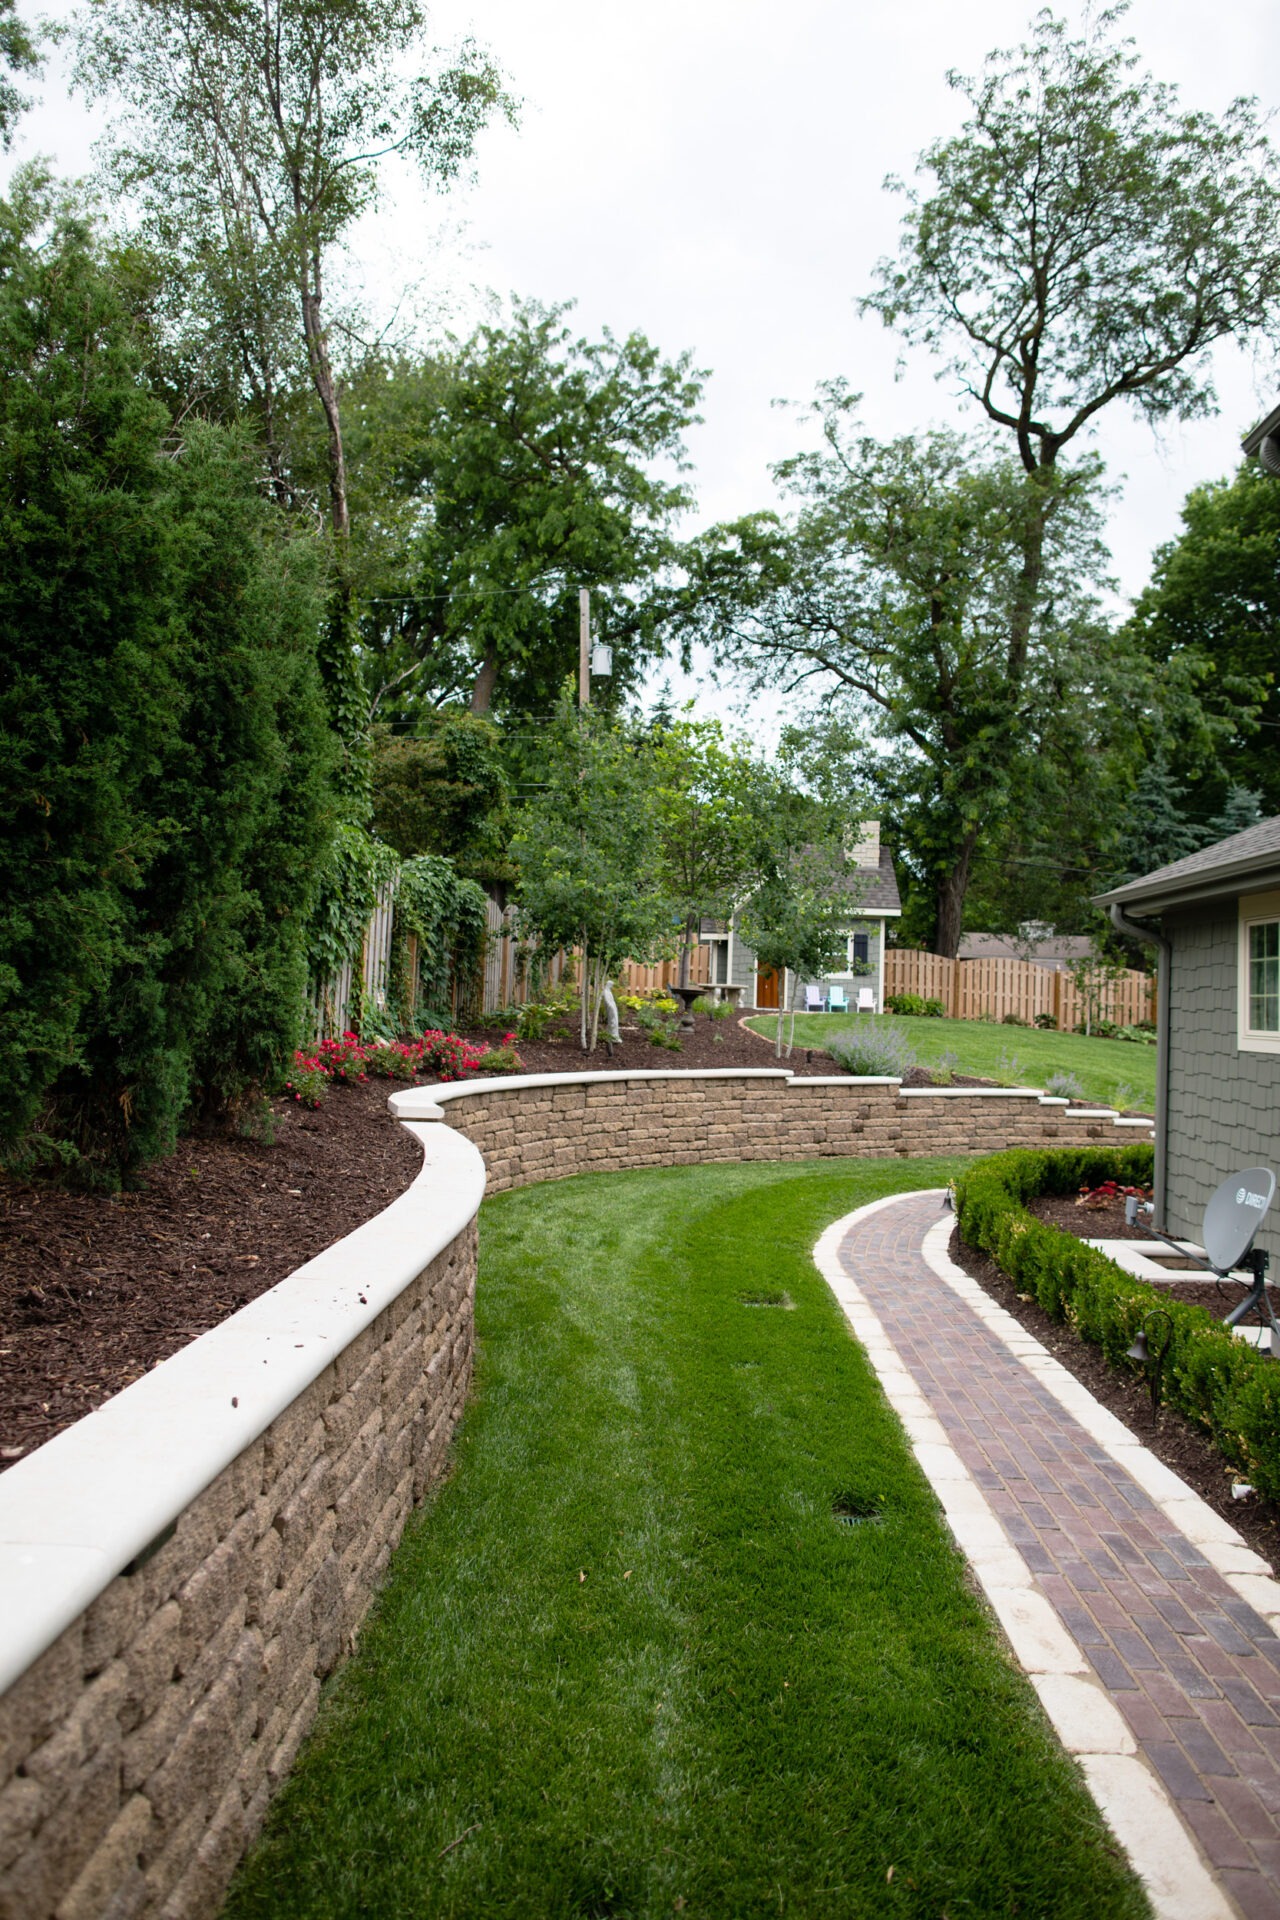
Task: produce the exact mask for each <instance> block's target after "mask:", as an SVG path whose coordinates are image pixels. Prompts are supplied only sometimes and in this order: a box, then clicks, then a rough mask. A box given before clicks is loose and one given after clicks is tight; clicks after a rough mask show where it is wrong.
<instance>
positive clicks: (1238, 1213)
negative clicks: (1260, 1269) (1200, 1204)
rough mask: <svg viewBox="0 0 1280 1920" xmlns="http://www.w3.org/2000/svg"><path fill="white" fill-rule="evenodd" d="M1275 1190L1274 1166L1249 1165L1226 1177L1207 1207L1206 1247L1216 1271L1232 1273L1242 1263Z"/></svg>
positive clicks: (1211, 1264) (1210, 1261)
mask: <svg viewBox="0 0 1280 1920" xmlns="http://www.w3.org/2000/svg"><path fill="white" fill-rule="evenodd" d="M1275 1191H1276V1177H1275V1175H1274V1173H1272V1171H1271V1169H1270V1167H1246V1168H1245V1170H1244V1172H1243V1173H1233V1174H1232V1175H1231V1178H1230V1179H1229V1180H1224V1181H1223V1183H1222V1185H1221V1186H1220V1187H1219V1188H1218V1191H1217V1192H1216V1193H1215V1194H1214V1196H1213V1198H1212V1200H1210V1202H1209V1204H1208V1206H1207V1207H1206V1208H1205V1210H1204V1250H1205V1252H1206V1253H1207V1254H1208V1256H1209V1265H1210V1266H1211V1267H1212V1268H1213V1270H1214V1272H1215V1273H1230V1271H1231V1269H1232V1268H1233V1267H1238V1266H1239V1265H1240V1262H1241V1261H1242V1260H1243V1259H1244V1257H1245V1255H1246V1254H1247V1253H1248V1251H1249V1249H1250V1247H1251V1246H1252V1245H1253V1241H1254V1235H1255V1234H1256V1233H1257V1231H1258V1228H1259V1227H1260V1226H1261V1225H1262V1223H1263V1221H1264V1220H1265V1219H1266V1216H1267V1208H1268V1207H1269V1206H1270V1205H1271V1202H1272V1200H1273V1199H1274V1197H1275Z"/></svg>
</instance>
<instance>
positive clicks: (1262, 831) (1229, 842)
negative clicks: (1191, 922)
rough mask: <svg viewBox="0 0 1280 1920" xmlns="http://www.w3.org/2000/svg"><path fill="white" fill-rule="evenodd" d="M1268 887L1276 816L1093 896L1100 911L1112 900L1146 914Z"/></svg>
mask: <svg viewBox="0 0 1280 1920" xmlns="http://www.w3.org/2000/svg"><path fill="white" fill-rule="evenodd" d="M1269 885H1280V814H1277V815H1275V816H1274V817H1273V818H1272V819H1270V820H1259V822H1258V824H1257V826H1256V827H1246V828H1245V830H1244V832H1243V833H1233V834H1231V835H1230V837H1229V838H1228V839H1226V840H1219V841H1217V842H1216V844H1215V845H1213V846H1211V847H1201V849H1200V851H1199V852H1198V853H1189V854H1188V855H1187V856H1186V858H1185V859H1184V860H1174V861H1172V862H1171V863H1170V865H1169V866H1167V867H1157V868H1156V870H1155V872H1154V873H1146V874H1143V876H1142V878H1141V879H1139V880H1127V881H1126V882H1125V884H1124V885H1123V886H1122V887H1112V888H1111V890H1110V892H1108V893H1098V894H1095V895H1094V899H1095V900H1096V902H1097V904H1098V905H1099V906H1100V907H1107V906H1110V905H1111V904H1112V902H1113V901H1114V902H1116V903H1117V904H1118V905H1120V906H1122V907H1128V906H1141V907H1143V908H1145V909H1146V911H1147V912H1149V913H1161V912H1163V911H1164V910H1165V909H1166V908H1168V907H1177V906H1190V905H1191V904H1192V903H1193V902H1194V901H1196V900H1220V899H1224V898H1226V897H1228V896H1232V895H1235V894H1239V893H1251V892H1256V891H1260V890H1261V889H1262V888H1264V887H1266V886H1269Z"/></svg>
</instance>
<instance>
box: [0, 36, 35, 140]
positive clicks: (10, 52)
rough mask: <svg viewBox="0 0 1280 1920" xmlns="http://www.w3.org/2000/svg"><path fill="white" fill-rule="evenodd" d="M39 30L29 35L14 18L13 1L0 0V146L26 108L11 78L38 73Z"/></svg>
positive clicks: (22, 95)
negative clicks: (0, 70)
mask: <svg viewBox="0 0 1280 1920" xmlns="http://www.w3.org/2000/svg"><path fill="white" fill-rule="evenodd" d="M40 39H41V34H40V32H39V31H37V32H33V31H32V29H31V28H30V27H29V26H27V24H26V23H25V21H23V20H20V19H19V18H18V9H17V6H16V5H15V3H14V0H0V68H3V69H4V71H3V72H0V145H3V146H5V147H7V146H8V145H9V143H10V142H11V140H12V139H13V129H14V127H15V125H16V124H17V120H18V116H19V114H20V113H21V112H22V111H23V109H24V108H25V107H26V106H27V104H28V102H27V99H26V96H25V95H24V94H22V93H20V92H19V91H18V88H17V86H16V84H15V80H14V76H15V75H17V74H24V73H30V74H34V73H38V72H39V71H40Z"/></svg>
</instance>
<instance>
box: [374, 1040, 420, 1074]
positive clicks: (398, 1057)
mask: <svg viewBox="0 0 1280 1920" xmlns="http://www.w3.org/2000/svg"><path fill="white" fill-rule="evenodd" d="M364 1066H365V1072H366V1073H372V1074H376V1075H377V1076H378V1078H379V1079H382V1080H412V1079H413V1078H414V1077H415V1076H416V1075H417V1073H418V1072H419V1071H420V1069H421V1067H422V1048H421V1046H420V1045H419V1044H418V1042H417V1041H416V1040H407V1041H406V1040H374V1041H373V1042H372V1043H371V1044H370V1045H369V1046H367V1047H366V1048H365V1051H364Z"/></svg>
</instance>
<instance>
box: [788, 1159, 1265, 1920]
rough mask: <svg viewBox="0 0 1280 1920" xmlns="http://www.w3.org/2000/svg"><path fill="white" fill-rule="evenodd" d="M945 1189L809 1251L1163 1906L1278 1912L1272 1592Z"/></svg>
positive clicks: (858, 1222) (1060, 1726)
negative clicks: (1008, 1302) (1035, 1325)
mask: <svg viewBox="0 0 1280 1920" xmlns="http://www.w3.org/2000/svg"><path fill="white" fill-rule="evenodd" d="M953 1224H954V1222H953V1217H952V1215H951V1214H950V1213H949V1212H945V1211H944V1196H943V1195H942V1194H940V1193H938V1192H932V1193H917V1194H909V1195H906V1196H898V1197H895V1198H893V1199H890V1200H887V1201H879V1202H876V1203H874V1204H873V1205H872V1206H870V1207H864V1208H861V1209H859V1211H858V1212H857V1213H855V1214H851V1215H849V1216H847V1217H846V1218H845V1219H844V1220H840V1221H837V1222H836V1223H835V1224H834V1226H832V1227H830V1228H828V1230H827V1232H826V1233H825V1234H824V1235H823V1237H822V1239H821V1240H820V1241H819V1242H818V1245H817V1247H816V1249H815V1253H814V1257H815V1260H816V1262H817V1264H818V1267H819V1269H820V1270H821V1272H822V1273H823V1275H824V1277H825V1278H826V1279H827V1281H828V1282H829V1284H830V1285H831V1287H832V1289H833V1291H834V1292H835V1294H836V1296H837V1298H838V1299H839V1300H840V1303H841V1305H842V1306H843V1307H844V1309H845V1312H846V1314H847V1315H848V1317H849V1320H850V1323H851V1324H852V1326H853V1329H854V1332H855V1333H856V1334H857V1336H858V1338H859V1339H860V1340H861V1341H862V1343H863V1345H864V1346H865V1347H866V1349H867V1352H868V1355H869V1358H870V1359H871V1362H872V1364H873V1365H874V1366H875V1368H876V1370H877V1372H878V1374H879V1376H880V1380H881V1384H882V1385H883V1387H884V1390H885V1393H886V1395H887V1397H888V1399H889V1401H890V1402H891V1404H892V1405H893V1406H894V1408H895V1410H896V1411H897V1412H898V1414H899V1415H900V1416H901V1418H902V1420H903V1424H904V1426H905V1427H906V1429H907V1433H908V1435H909V1437H910V1439H911V1441H912V1444H913V1447H914V1449H915V1452H916V1455H917V1458H918V1459H919V1461H920V1464H921V1466H922V1468H923V1469H924V1471H925V1473H926V1474H927V1475H928V1476H929V1478H930V1480H931V1481H932V1483H933V1485H934V1488H935V1491H936V1492H937V1494H938V1497H939V1499H940V1501H941V1502H942V1505H943V1508H944V1510H945V1512H946V1515H947V1521H948V1524H949V1525H950V1527H951V1530H952V1532H953V1533H954V1535H955V1537H956V1540H957V1543H958V1545H959V1546H960V1547H961V1549H962V1551H963V1552H964V1553H965V1555H966V1556H967V1558H968V1559H969V1561H970V1563H971V1565H972V1568H973V1571H974V1573H975V1575H976V1577H977V1579H978V1580H979V1581H980V1582H981V1584H982V1586H983V1588H984V1591H985V1593H986V1596H987V1598H988V1600H989V1602H990V1603H991V1606H992V1608H993V1610H994V1611H995V1613H996V1615H997V1617H998V1619H999V1620H1000V1623H1001V1626H1002V1627H1003V1628H1004V1630H1005V1633H1006V1635H1007V1637H1008V1639H1009V1642H1010V1644H1011V1646H1012V1648H1013V1651H1014V1654H1015V1656H1016V1657H1017V1659H1018V1660H1019V1662H1020V1664H1021V1665H1022V1666H1023V1668H1024V1669H1025V1670H1026V1672H1027V1674H1028V1676H1029V1677H1030V1679H1031V1681H1032V1684H1033V1685H1034V1686H1035V1688H1036V1690H1037V1692H1038V1693H1039V1695H1040V1697H1041V1700H1042V1701H1043V1703H1044V1706H1045V1708H1046V1710H1047V1712H1048V1714H1049V1717H1050V1719H1051V1720H1052V1721H1053V1723H1054V1725H1055V1727H1056V1728H1057V1731H1058V1733H1059V1735H1060V1737H1061V1738H1062V1739H1063V1742H1064V1744H1065V1745H1066V1746H1067V1747H1068V1748H1069V1750H1070V1751H1072V1752H1073V1753H1075V1754H1076V1755H1077V1756H1078V1758H1079V1761H1080V1764H1081V1766H1082V1768H1083V1769H1084V1772H1085V1775H1086V1777H1087V1779H1088V1782H1089V1785H1090V1788H1091V1789H1092V1791H1093V1794H1094V1797H1095V1799H1096V1800H1097V1801H1098V1803H1099V1805H1100V1806H1101V1807H1102V1810H1103V1812H1104V1813H1105V1815H1106V1817H1107V1819H1108V1821H1109V1822H1110V1824H1111V1826H1112V1828H1113V1830H1114V1831H1115V1833H1116V1835H1117V1837H1118V1839H1119V1840H1120V1841H1121V1842H1122V1844H1123V1845H1124V1846H1125V1848H1126V1850H1127V1851H1128V1853H1129V1855H1130V1857H1131V1859H1132V1860H1133V1863H1134V1866H1135V1867H1136V1869H1137V1870H1138V1872H1139V1873H1140V1874H1141V1876H1142V1878H1143V1880H1144V1881H1145V1883H1146V1885H1147V1888H1148V1892H1149V1894H1150V1896H1151V1900H1152V1904H1153V1907H1154V1908H1155V1911H1156V1912H1157V1914H1158V1915H1160V1916H1161V1920H1230V1916H1241V1915H1243V1916H1245V1917H1246V1920H1280V1711H1278V1710H1277V1709H1278V1708H1280V1639H1277V1637H1276V1627H1277V1625H1278V1624H1280V1586H1277V1584H1276V1583H1275V1582H1274V1581H1273V1580H1272V1579H1271V1578H1270V1577H1269V1569H1268V1568H1267V1566H1266V1563H1265V1562H1264V1561H1263V1560H1262V1559H1260V1558H1259V1556H1258V1555H1257V1554H1255V1553H1253V1552H1252V1551H1251V1550H1250V1549H1249V1548H1248V1547H1246V1546H1245V1544H1244V1542H1243V1541H1242V1540H1241V1539H1240V1536H1239V1535H1238V1534H1237V1533H1236V1532H1235V1531H1234V1529H1232V1528H1231V1527H1229V1526H1228V1525H1227V1523H1226V1522H1225V1521H1223V1520H1222V1519H1221V1518H1220V1517H1219V1516H1218V1515H1217V1514H1215V1513H1214V1512H1213V1511H1212V1510H1211V1509H1210V1508H1209V1507H1207V1506H1206V1505H1205V1504H1204V1502H1203V1501H1201V1500H1200V1499H1199V1498H1198V1496H1196V1495H1195V1494H1194V1493H1193V1492H1192V1491H1191V1489H1190V1488H1189V1487H1188V1486H1187V1485H1186V1484H1185V1482H1184V1481H1182V1480H1180V1479H1179V1478H1178V1476H1177V1475H1176V1474H1173V1473H1171V1472H1170V1471H1169V1469H1168V1468H1167V1467H1165V1466H1163V1465H1162V1463H1161V1462H1160V1461H1158V1460H1157V1459H1156V1458H1155V1456H1154V1455H1153V1454H1151V1453H1150V1452H1149V1451H1148V1449H1147V1448H1146V1447H1144V1446H1143V1445H1142V1444H1141V1442H1140V1441H1139V1440H1138V1439H1137V1438H1136V1436H1135V1435H1134V1434H1132V1433H1131V1432H1130V1431H1129V1430H1128V1428H1126V1427H1124V1426H1123V1425H1122V1424H1121V1422H1120V1421H1118V1420H1116V1419H1115V1418H1114V1417H1113V1416H1112V1415H1111V1414H1110V1413H1108V1412H1107V1411H1106V1409H1105V1408H1103V1407H1102V1406H1101V1405H1100V1404H1099V1403H1098V1402H1097V1401H1096V1400H1095V1399H1094V1398H1093V1396H1092V1395H1091V1394H1090V1393H1088V1392H1087V1391H1086V1389H1085V1388H1084V1387H1082V1386H1081V1385H1080V1384H1079V1383H1078V1382H1077V1381H1076V1380H1075V1379H1074V1377H1073V1376H1072V1375H1071V1374H1069V1373H1067V1372H1066V1370H1065V1369H1064V1368H1063V1367H1061V1366H1060V1365H1059V1364H1058V1362H1057V1361H1055V1360H1054V1359H1053V1358H1052V1356H1051V1355H1050V1354H1049V1353H1048V1352H1047V1350H1046V1349H1045V1348H1044V1347H1043V1346H1041V1345H1040V1343H1039V1342H1038V1341H1036V1340H1033V1339H1032V1338H1031V1337H1030V1336H1029V1335H1028V1334H1027V1333H1026V1332H1025V1331H1024V1330H1023V1328H1022V1327H1021V1326H1019V1324H1018V1322H1017V1321H1016V1320H1014V1319H1013V1318H1012V1316H1011V1315H1009V1314H1007V1313H1005V1312H1004V1311H1003V1309H1001V1308H999V1307H997V1306H996V1305H995V1304H994V1302H993V1301H991V1300H990V1298H989V1297H988V1296H987V1295H986V1294H985V1293H983V1291H982V1289H981V1288H980V1287H978V1286H977V1284H976V1283H975V1282H974V1281H972V1280H971V1279H970V1278H969V1277H968V1275H966V1274H965V1273H963V1272H962V1271H961V1270H960V1269H959V1268H958V1267H956V1266H954V1265H953V1263H952V1262H951V1261H950V1260H949V1259H948V1258H947V1254H946V1246H947V1241H948V1239H949V1238H950V1232H951V1227H952V1225H953Z"/></svg>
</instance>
